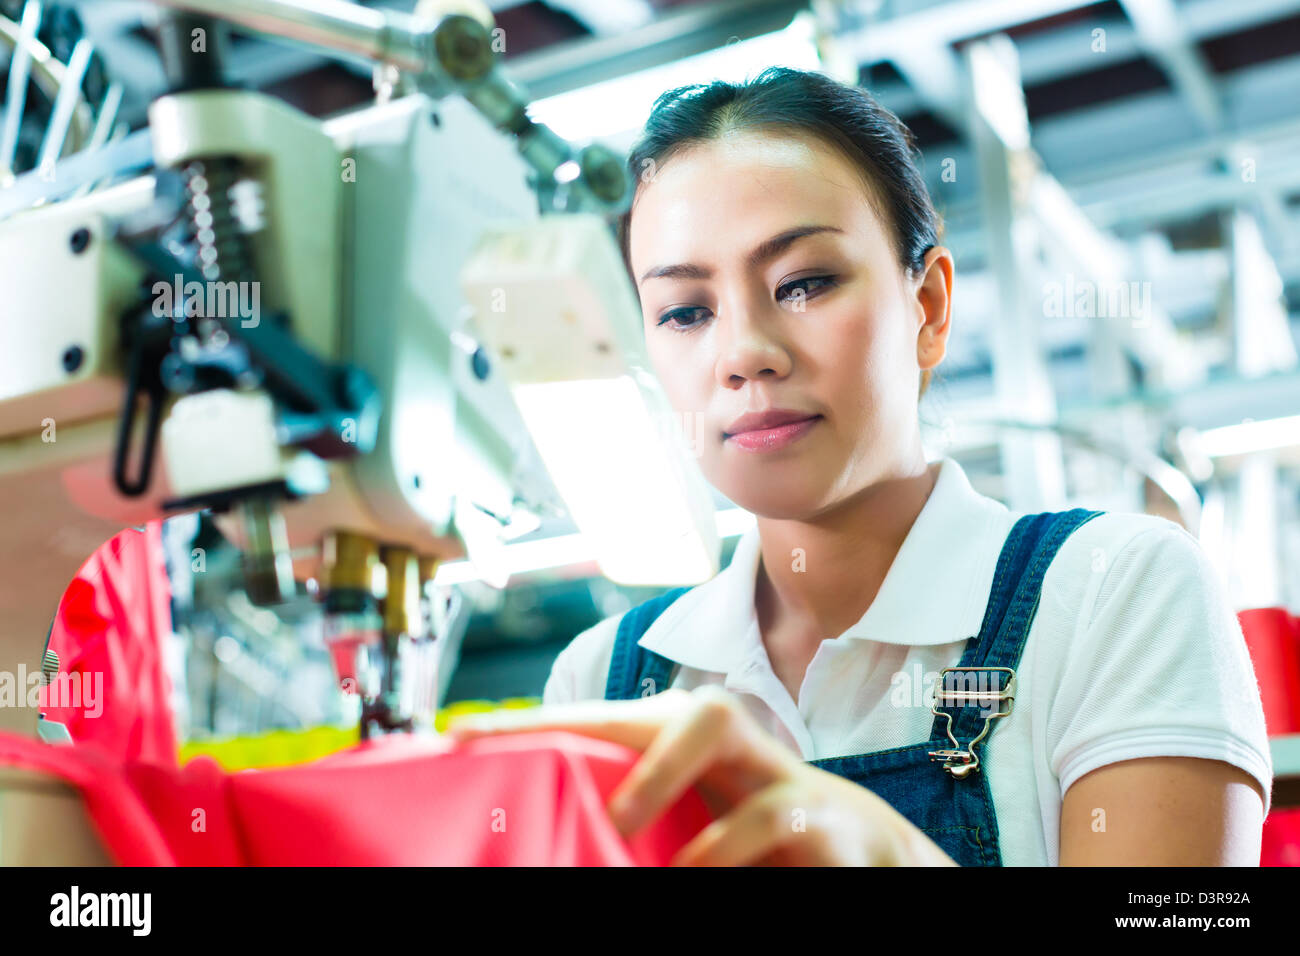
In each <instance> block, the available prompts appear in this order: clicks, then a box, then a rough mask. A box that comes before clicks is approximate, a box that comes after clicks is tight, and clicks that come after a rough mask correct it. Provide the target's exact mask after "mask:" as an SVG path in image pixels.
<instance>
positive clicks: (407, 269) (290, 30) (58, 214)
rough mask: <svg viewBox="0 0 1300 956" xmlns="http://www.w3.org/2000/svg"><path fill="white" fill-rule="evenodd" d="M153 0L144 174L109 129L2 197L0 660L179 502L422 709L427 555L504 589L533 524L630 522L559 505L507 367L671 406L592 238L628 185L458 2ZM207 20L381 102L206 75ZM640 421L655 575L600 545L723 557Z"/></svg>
mask: <svg viewBox="0 0 1300 956" xmlns="http://www.w3.org/2000/svg"><path fill="white" fill-rule="evenodd" d="M168 5H169V6H174V7H182V8H187V9H188V10H189V11H191V12H189V13H186V14H180V13H169V14H168V15H167V17H166V19H165V20H164V22H163V25H162V27H161V29H160V31H159V33H160V50H161V53H162V58H163V62H164V64H165V66H166V68H167V74H168V80H169V85H170V91H169V92H168V93H167V94H166V95H164V96H161V97H159V98H158V99H157V100H155V101H154V102H153V103H152V104H151V106H150V109H149V127H148V130H147V138H148V153H149V155H148V160H149V167H150V168H149V169H148V170H147V171H146V172H145V173H144V174H142V175H137V176H135V177H134V178H127V179H124V180H123V178H122V176H121V168H120V167H119V168H115V167H114V166H112V165H111V164H112V163H113V162H114V160H113V159H112V158H111V157H112V156H116V157H118V160H117V161H118V162H121V161H122V160H121V157H123V156H125V155H126V152H125V151H124V150H119V151H118V152H117V153H115V154H110V153H109V152H108V151H101V152H103V153H104V158H103V159H101V160H100V162H99V165H96V164H95V157H94V156H91V157H89V160H88V161H86V162H82V163H80V164H79V165H77V164H73V163H65V164H60V166H58V167H55V169H56V170H57V171H59V172H60V174H58V175H54V176H53V177H49V178H47V181H46V186H47V187H48V188H46V189H45V190H44V194H43V195H42V196H41V198H42V200H43V202H42V203H41V204H40V205H37V206H35V207H34V208H33V206H32V202H31V196H32V194H33V190H39V189H40V185H39V183H38V182H37V181H36V180H37V178H38V177H39V176H40V175H41V173H40V171H39V170H38V171H33V172H28V173H26V174H24V175H20V176H18V177H16V178H15V179H14V180H13V184H12V186H11V187H10V189H8V190H0V277H2V279H3V288H4V294H5V300H6V313H7V314H6V317H5V320H4V323H3V328H2V329H0V337H3V342H2V343H0V344H2V347H0V355H3V358H0V362H2V363H3V374H2V375H0V500H3V501H4V502H5V503H6V511H7V514H6V516H5V517H6V520H8V521H9V522H10V531H11V533H10V534H9V535H8V536H7V544H6V549H5V554H4V555H3V563H4V567H3V569H0V570H3V575H0V609H2V610H3V611H4V613H5V614H6V615H7V620H8V630H7V631H6V633H5V634H4V637H3V639H0V651H3V659H2V660H0V666H3V667H14V666H16V665H17V664H18V663H20V662H26V666H27V667H28V668H29V669H32V670H33V671H35V670H38V669H39V661H40V658H41V653H42V649H43V648H42V643H43V640H44V638H45V636H46V634H47V631H48V624H49V620H50V616H51V615H52V614H53V613H54V610H55V607H56V606H57V603H58V598H59V595H60V594H61V593H62V590H63V588H64V587H65V586H66V584H67V582H68V580H69V579H70V578H71V577H72V576H73V574H74V573H75V571H76V569H77V567H78V566H79V565H80V564H81V562H82V561H84V559H85V558H86V557H87V556H88V554H89V552H90V551H91V550H93V547H94V546H95V545H98V544H99V543H100V542H102V541H103V540H105V539H107V538H108V537H109V536H110V535H111V534H113V533H114V532H115V531H117V530H119V529H120V528H122V527H124V526H126V525H130V524H138V523H140V522H142V521H144V520H147V519H149V518H153V517H158V516H161V515H164V514H177V513H185V512H191V511H200V510H201V511H206V512H208V513H211V514H213V515H215V516H216V520H217V522H218V524H219V526H220V527H221V529H222V531H223V533H225V534H226V535H227V536H228V537H229V538H230V539H231V540H232V541H234V542H236V543H237V544H238V545H239V546H240V548H241V550H242V551H243V554H244V572H245V573H244V577H245V582H246V583H245V589H246V591H247V593H248V595H249V597H250V598H251V599H252V600H253V601H254V602H256V603H261V604H268V605H273V604H276V603H279V602H283V601H286V600H290V599H293V598H294V597H295V596H296V595H299V594H301V593H302V591H303V588H304V583H303V582H305V581H307V580H308V579H311V580H313V581H314V582H316V585H317V591H318V594H317V597H318V600H319V606H320V609H321V611H322V612H323V614H324V617H325V620H324V626H323V635H324V638H325V640H326V642H327V644H328V646H329V648H330V652H331V657H332V659H333V661H334V662H335V665H336V668H337V676H338V679H339V682H340V685H341V686H342V687H343V688H344V689H345V690H348V691H351V692H356V693H358V694H359V695H360V696H361V698H362V700H363V710H362V731H363V734H366V733H369V732H371V731H381V732H382V731H388V730H394V729H408V728H410V727H412V726H413V725H414V724H418V723H420V722H422V719H423V718H424V717H426V716H427V714H428V713H429V712H430V711H431V709H432V708H433V707H434V706H436V704H437V694H436V689H434V688H433V687H432V678H431V676H430V673H431V669H432V663H433V661H435V660H436V653H435V652H434V651H433V650H432V648H433V646H434V644H435V643H436V638H437V633H436V631H437V613H436V611H437V601H436V599H435V594H434V590H433V580H434V578H435V576H436V572H437V569H438V567H439V565H440V564H441V563H443V562H445V561H448V560H451V559H456V558H461V557H468V558H470V559H471V560H474V561H475V562H476V563H480V564H481V565H482V567H483V569H484V574H485V577H487V578H488V579H489V580H491V581H492V582H493V583H495V584H497V585H498V586H502V585H504V583H505V579H504V578H505V575H506V574H508V571H507V570H503V568H502V567H501V566H499V565H497V564H494V557H495V556H497V555H499V549H500V545H501V542H503V541H505V540H509V539H511V538H514V537H517V536H519V535H521V534H524V533H526V532H528V531H531V530H533V529H534V528H535V527H536V526H537V524H538V521H539V520H540V519H541V517H543V516H547V515H556V514H560V513H562V512H565V511H569V512H571V513H573V514H574V515H575V518H578V519H579V526H580V528H581V527H582V525H583V524H584V522H585V523H587V524H588V526H590V525H591V524H592V523H593V522H594V523H598V524H602V525H608V524H609V522H610V521H614V520H619V519H615V518H611V517H610V516H611V515H612V514H614V512H613V511H611V510H610V509H605V510H604V511H601V510H599V509H593V508H591V507H590V502H584V503H583V504H581V505H580V507H579V508H578V509H577V510H575V509H574V508H573V507H572V506H573V505H574V503H575V502H574V500H573V498H574V492H573V491H572V489H569V488H565V487H561V485H563V484H564V482H563V481H557V480H556V479H555V477H554V476H555V474H556V469H555V467H554V465H555V458H554V455H556V454H559V453H558V452H555V451H553V449H552V448H550V447H549V445H550V444H551V442H550V441H549V440H543V439H541V438H540V431H541V429H540V426H539V425H538V424H537V422H536V421H534V416H533V415H532V414H531V413H528V410H527V409H524V410H522V411H521V408H520V405H519V401H518V399H519V395H520V394H521V393H520V392H519V391H518V389H519V388H521V387H535V386H537V385H540V384H545V383H573V382H578V381H581V382H599V381H607V382H615V381H620V382H622V383H623V384H624V385H627V384H628V383H631V390H630V392H627V389H624V392H627V394H630V395H631V401H632V402H634V403H636V404H637V405H638V407H639V408H640V409H641V412H642V414H643V416H644V417H645V418H646V420H647V421H648V422H655V423H660V424H662V423H663V422H664V420H665V419H666V418H667V417H668V415H667V413H666V410H667V406H666V402H664V401H663V399H662V396H661V395H660V394H659V393H658V391H657V386H656V383H655V382H654V381H653V379H652V378H650V377H649V376H648V375H647V374H645V369H646V368H647V366H648V362H647V361H646V360H645V357H644V353H643V352H642V350H641V339H640V323H641V319H640V314H639V309H638V308H637V306H636V302H635V298H634V297H633V295H632V292H631V288H630V286H629V284H628V282H627V279H626V276H625V274H624V271H623V267H622V264H621V259H620V257H619V255H618V253H617V250H616V248H615V245H614V242H613V239H612V235H611V233H610V230H609V228H608V226H609V218H610V217H611V216H613V215H616V214H617V213H618V212H620V211H621V210H622V209H624V208H625V207H626V204H627V203H628V201H629V200H630V181H629V176H628V173H627V170H626V169H625V165H624V162H623V160H622V158H621V157H619V156H617V155H615V154H613V153H611V152H610V151H609V150H607V149H605V148H604V147H601V146H600V145H598V144H595V145H588V146H585V147H575V146H573V145H571V144H569V143H567V142H565V141H563V140H561V139H560V138H559V137H557V136H555V135H554V134H553V133H552V132H551V131H550V130H548V129H547V128H546V127H544V126H541V125H538V124H536V123H533V122H532V121H531V120H529V118H528V115H527V112H526V106H527V101H526V99H525V97H524V95H523V94H522V92H521V91H520V90H518V89H517V88H516V87H515V86H514V85H513V84H511V83H510V82H509V80H508V79H507V78H506V76H505V75H504V73H503V71H502V69H501V67H500V65H499V62H498V57H497V55H496V53H495V52H494V49H493V38H492V33H491V29H490V20H488V21H487V22H484V20H483V19H482V17H481V16H468V15H464V14H459V13H453V14H448V15H445V16H441V17H439V18H436V19H434V18H413V17H403V16H399V15H397V14H380V13H377V12H375V11H373V10H367V9H364V8H357V7H352V6H350V5H348V4H319V5H317V9H313V10H310V11H308V10H305V9H304V8H303V7H301V6H300V5H297V4H290V3H283V2H256V3H255V2H244V3H229V2H220V3H214V2H208V0H204V2H189V0H187V2H183V3H182V2H169V4H168ZM205 14H207V15H213V16H219V17H226V18H228V19H230V20H233V21H235V22H237V23H242V24H244V25H245V26H251V27H254V28H256V29H258V30H262V31H269V32H275V33H279V34H280V35H282V36H284V37H287V38H290V39H296V40H299V41H302V42H309V43H313V44H316V45H320V46H324V47H326V48H330V49H335V50H338V51H344V52H347V53H348V54H350V55H354V56H355V55H358V54H360V55H363V56H366V57H369V58H370V59H372V60H373V61H374V62H375V63H376V64H377V68H378V71H379V72H378V73H377V77H379V79H380V80H381V82H378V83H377V86H378V88H379V90H380V96H379V97H378V99H377V101H376V103H375V104H374V105H371V106H368V107H366V108H364V109H360V110H357V111H354V112H352V113H349V114H346V115H342V116H339V117H335V118H332V119H328V120H325V121H320V120H317V119H315V118H313V117H310V116H307V115H304V114H302V113H300V112H298V111H297V110H295V109H293V108H291V107H289V106H287V105H285V104H284V103H281V102H279V101H277V100H275V99H273V98H271V97H268V96H266V95H263V94H261V93H257V92H250V91H246V90H238V89H231V88H227V87H226V86H225V85H224V84H223V82H222V76H221V71H220V35H221V32H220V30H218V29H216V28H215V27H216V22H215V21H213V20H211V19H208V18H207V16H205ZM196 31H197V32H196ZM199 38H202V39H203V43H202V44H199V43H198V39H199ZM19 49H22V46H21V44H20V45H19ZM18 58H19V55H18V54H16V55H15V60H17V59H18ZM397 94H400V95H397ZM54 155H56V156H57V155H58V154H57V151H56V152H55V154H54ZM2 158H3V157H0V159H2ZM81 158H85V157H81ZM105 162H107V163H108V164H109V165H107V166H106V165H105ZM64 166H69V167H73V168H70V169H66V170H64V169H63V167H64ZM104 180H116V181H115V182H114V183H113V184H112V185H109V186H108V187H107V188H93V187H94V186H95V185H96V184H98V183H100V182H102V181H104ZM577 424H579V425H580V422H579V423H577ZM569 425H570V431H571V430H572V428H573V427H574V423H573V422H570V423H569ZM591 437H592V438H593V443H595V437H594V436H591ZM654 437H656V439H657V441H658V444H656V445H654V446H653V447H647V454H648V455H649V456H650V459H651V460H652V462H653V463H654V464H655V466H656V467H659V468H666V469H668V473H669V474H670V475H671V481H672V482H673V484H672V485H670V486H668V487H664V488H662V489H661V490H660V492H659V493H658V496H657V497H658V498H659V499H660V500H661V503H664V509H665V510H663V511H662V512H660V513H659V514H657V515H656V523H655V526H654V528H639V529H638V530H637V534H640V535H641V536H642V537H641V538H640V539H639V540H635V541H634V540H633V539H631V538H630V537H629V539H628V545H627V547H635V548H636V550H637V552H638V554H639V555H644V554H653V553H655V552H654V547H653V541H649V542H648V541H647V540H646V539H645V537H644V535H645V534H658V535H661V536H662V540H663V541H664V542H665V549H666V550H663V551H661V552H659V554H660V557H661V560H660V562H659V564H658V565H657V566H649V565H645V564H642V565H634V564H630V563H628V562H627V561H623V562H622V563H620V560H619V556H618V555H616V554H614V553H612V552H607V553H606V554H604V555H603V558H604V560H603V561H602V564H605V562H606V561H607V562H608V564H605V566H606V567H607V570H608V571H609V573H610V575H611V576H612V577H615V578H616V579H621V580H627V581H634V580H635V581H638V582H639V583H656V584H658V583H662V584H678V583H690V582H697V581H700V580H704V579H706V578H707V577H709V576H710V575H712V574H713V573H715V572H716V570H717V566H718V557H719V543H718V539H717V535H716V530H715V527H714V524H713V520H712V503H711V500H710V497H709V494H708V491H707V489H706V487H705V485H704V483H703V481H702V479H700V478H699V477H698V476H697V475H696V474H695V473H694V472H693V471H692V470H691V469H690V468H689V467H682V461H680V460H678V459H680V458H683V456H684V455H685V454H686V453H685V451H684V449H683V448H681V447H679V445H678V444H677V436H675V435H674V434H673V433H672V431H671V430H669V429H662V428H660V429H658V431H657V433H656V435H655V436H654ZM535 439H537V440H535ZM602 467H606V466H601V465H595V464H594V463H593V467H592V468H590V469H588V471H589V472H590V475H589V477H590V476H592V475H594V476H595V477H596V478H597V479H598V480H599V483H600V485H601V486H611V487H613V486H615V483H616V482H617V481H619V477H618V471H617V469H620V468H622V469H640V471H642V472H644V471H645V470H646V467H647V466H646V465H645V464H644V463H638V462H628V461H621V462H608V463H607V467H608V468H609V469H611V471H610V472H609V474H608V476H606V475H604V474H603V473H602V472H601V468H602ZM674 489H675V490H676V491H677V494H676V495H674ZM583 493H584V494H586V492H583ZM623 506H624V507H625V509H626V510H627V511H629V513H630V512H633V511H635V507H634V503H633V502H631V501H626V500H625V501H624V502H623ZM583 530H585V529H583ZM602 530H605V531H609V528H608V527H605V528H602ZM618 539H619V535H617V534H614V535H609V534H607V535H606V536H605V537H604V538H603V539H602V540H605V541H606V542H609V541H617V540H618ZM609 547H613V546H609ZM28 716H32V715H28ZM0 719H3V718H0ZM8 726H9V727H10V729H13V727H14V726H15V725H14V723H13V721H12V720H10V721H8ZM20 729H25V730H28V731H29V732H30V729H31V728H30V727H28V726H26V725H25V722H24V723H23V724H22V725H20Z"/></svg>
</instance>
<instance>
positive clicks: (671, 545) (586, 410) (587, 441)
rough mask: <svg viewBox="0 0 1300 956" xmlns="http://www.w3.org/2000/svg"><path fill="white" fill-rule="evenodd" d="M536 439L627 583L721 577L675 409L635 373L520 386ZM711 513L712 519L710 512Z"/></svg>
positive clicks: (607, 565)
mask: <svg viewBox="0 0 1300 956" xmlns="http://www.w3.org/2000/svg"><path fill="white" fill-rule="evenodd" d="M514 395H515V403H516V404H517V405H518V406H519V411H520V414H521V415H522V416H523V418H524V423H525V425H527V427H528V432H529V434H530V435H532V437H533V442H534V443H535V444H536V446H537V450H538V452H539V453H540V455H541V457H542V461H543V462H544V463H545V465H546V468H547V471H548V472H550V475H551V477H552V478H553V479H554V481H555V486H556V488H558V489H559V492H560V495H561V497H563V498H564V501H565V503H566V504H567V505H568V507H569V511H570V514H571V515H572V517H573V521H574V523H575V524H576V525H577V526H578V528H579V529H580V530H581V531H582V533H583V535H584V536H585V537H586V538H587V540H588V541H589V543H590V545H591V547H592V549H593V550H594V551H595V554H596V555H597V560H598V561H599V562H600V566H601V570H602V571H603V572H604V573H605V575H606V576H607V577H608V578H610V579H611V580H613V581H617V582H619V583H621V584H655V585H660V584H663V585H668V584H698V583H700V582H702V581H706V580H708V579H709V578H710V577H712V576H713V574H714V573H715V571H716V567H715V559H714V557H713V556H712V555H714V554H716V548H714V547H713V546H712V545H711V543H710V539H712V541H715V542H716V537H715V536H714V517H713V508H712V504H711V502H710V501H709V500H708V495H707V493H706V492H705V493H701V492H700V489H699V488H698V487H696V483H697V482H702V481H703V479H702V477H700V476H698V474H691V473H689V471H688V467H687V466H689V465H691V464H693V462H691V461H690V460H689V459H688V458H687V455H688V452H687V451H686V447H685V444H684V442H682V441H681V440H680V439H681V436H680V435H674V434H672V433H671V432H670V431H669V430H668V428H667V426H668V425H669V424H671V421H672V419H671V413H668V414H663V415H658V416H656V415H654V414H652V409H654V408H656V406H655V405H654V404H652V403H653V401H654V398H655V393H654V392H653V391H651V390H649V389H644V390H643V389H642V388H640V387H639V386H638V384H637V382H636V381H635V380H634V379H633V378H632V377H631V376H628V375H624V376H620V377H618V378H612V379H594V380H588V381H571V382H545V383H540V384H529V385H517V386H515V389H514ZM705 507H707V509H708V511H707V513H705V512H704V508H705Z"/></svg>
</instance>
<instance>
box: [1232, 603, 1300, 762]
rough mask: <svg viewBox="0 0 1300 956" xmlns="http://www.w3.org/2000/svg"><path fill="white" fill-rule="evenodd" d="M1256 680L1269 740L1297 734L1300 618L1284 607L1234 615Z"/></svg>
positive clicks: (1299, 725)
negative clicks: (1239, 623)
mask: <svg viewBox="0 0 1300 956" xmlns="http://www.w3.org/2000/svg"><path fill="white" fill-rule="evenodd" d="M1237 618H1238V620H1240V621H1241V630H1242V634H1243V635H1245V638H1246V647H1247V649H1248V650H1249V651H1250V659H1251V662H1252V663H1253V664H1254V666H1255V676H1256V677H1257V678H1258V679H1259V693H1260V699H1261V701H1262V702H1263V705H1264V726H1266V727H1267V728H1268V733H1269V736H1270V737H1273V736H1277V735H1279V734H1295V733H1300V618H1296V617H1293V616H1292V615H1291V614H1290V613H1289V612H1288V611H1287V610H1286V609H1285V608H1280V607H1264V608H1254V609H1251V610H1247V611H1239V612H1238V613H1237Z"/></svg>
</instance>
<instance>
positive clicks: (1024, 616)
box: [933, 508, 1102, 739]
mask: <svg viewBox="0 0 1300 956" xmlns="http://www.w3.org/2000/svg"><path fill="white" fill-rule="evenodd" d="M1101 513H1102V512H1100V511H1089V510H1087V509H1085V508H1074V509H1072V510H1070V511H1046V512H1043V513H1041V514H1032V515H1025V516H1024V517H1022V518H1020V520H1018V521H1017V522H1016V524H1015V526H1014V527H1013V528H1012V529H1011V533H1010V534H1009V535H1007V540H1006V542H1005V544H1003V546H1002V553H1001V554H1000V555H999V556H998V563H997V570H996V571H995V572H994V575H993V586H992V588H991V589H990V592H989V601H988V605H987V607H986V608H985V611H984V622H983V624H982V625H981V626H980V632H979V634H977V635H976V636H975V637H972V638H970V639H969V641H968V642H967V645H966V650H965V652H964V653H963V654H962V657H961V660H960V662H959V663H958V664H957V668H958V669H964V668H980V667H1002V668H1009V669H1011V670H1012V671H1014V669H1015V668H1016V667H1017V666H1019V664H1020V656H1021V653H1022V652H1023V651H1024V649H1025V642H1026V640H1027V639H1028V637H1029V628H1030V625H1031V624H1032V623H1033V620H1034V614H1035V612H1036V611H1037V610H1038V602H1039V599H1040V598H1041V597H1042V591H1043V578H1044V576H1045V575H1046V573H1047V568H1048V566H1049V565H1050V564H1051V563H1052V559H1053V558H1054V557H1056V553H1057V551H1059V550H1060V548H1061V545H1062V544H1064V543H1065V539H1066V538H1068V537H1069V536H1070V535H1071V534H1072V533H1073V532H1074V531H1075V530H1076V529H1077V528H1079V527H1080V526H1081V525H1083V524H1085V523H1086V522H1088V521H1091V520H1092V519H1093V518H1095V517H1097V515H1099V514H1101ZM1006 683H1007V682H1006V681H1005V680H1003V681H1002V683H1001V684H995V688H996V687H1000V686H1005V684H1006ZM950 706H951V705H950ZM956 709H957V716H956V719H955V720H954V721H953V723H952V731H953V733H955V734H956V736H957V737H959V738H972V737H976V736H982V731H984V729H985V728H986V726H988V724H989V723H990V722H989V721H988V720H987V718H988V716H989V711H990V708H989V707H988V703H987V702H984V703H981V704H966V705H964V706H960V707H957V708H956ZM947 728H948V720H947V718H946V717H945V716H943V715H942V714H941V715H940V716H938V717H936V718H935V721H934V731H933V737H934V739H942V738H946V737H947V736H948V733H947Z"/></svg>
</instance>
